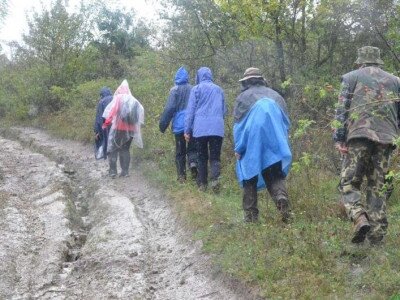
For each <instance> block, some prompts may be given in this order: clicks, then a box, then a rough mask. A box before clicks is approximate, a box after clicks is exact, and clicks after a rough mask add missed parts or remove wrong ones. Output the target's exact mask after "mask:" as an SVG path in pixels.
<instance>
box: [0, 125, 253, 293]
mask: <svg viewBox="0 0 400 300" xmlns="http://www.w3.org/2000/svg"><path fill="white" fill-rule="evenodd" d="M0 149H1V150H2V151H0V234H1V239H0V299H253V298H254V297H253V296H251V295H252V294H250V293H248V291H247V290H246V289H243V287H239V286H238V285H237V284H235V283H234V282H233V281H232V280H231V279H229V278H226V277H225V276H224V275H223V274H221V273H220V272H217V271H216V270H215V269H214V268H213V267H212V265H211V264H210V261H209V258H208V257H207V256H206V255H205V254H204V253H202V251H201V248H202V245H201V241H193V240H191V238H190V233H188V232H187V230H185V229H184V228H182V226H180V222H179V221H177V220H176V216H175V214H174V211H173V209H172V208H171V207H172V206H171V202H170V200H169V199H168V198H167V197H165V196H164V194H163V192H162V191H161V190H159V189H157V188H155V187H153V186H151V185H150V184H149V183H148V182H147V181H146V179H145V178H144V177H143V176H142V175H141V174H140V173H139V172H138V171H135V170H133V171H132V172H131V175H130V177H123V178H116V179H111V178H109V177H108V176H107V169H108V166H107V163H106V162H105V161H95V160H94V158H93V153H92V146H91V145H83V144H81V143H77V142H72V141H67V140H60V139H55V138H53V137H51V136H49V135H48V134H46V133H45V132H44V131H41V130H38V129H33V128H18V129H17V128H14V129H11V130H7V131H3V132H2V133H1V135H0Z"/></svg>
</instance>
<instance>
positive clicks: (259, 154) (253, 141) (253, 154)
mask: <svg viewBox="0 0 400 300" xmlns="http://www.w3.org/2000/svg"><path fill="white" fill-rule="evenodd" d="M289 128H290V121H289V118H288V117H287V116H286V114H285V113H284V112H283V110H282V109H281V108H280V106H279V105H278V104H277V103H276V102H275V101H274V100H272V99H269V98H262V99H260V100H258V101H257V102H256V103H255V104H254V105H253V106H252V108H251V109H250V110H249V112H248V113H247V114H246V115H245V116H244V117H243V119H241V121H240V122H238V123H235V125H234V127H233V136H234V142H235V152H237V153H239V154H240V155H241V159H240V160H238V161H237V162H236V175H237V178H238V181H239V182H240V184H241V185H242V186H243V180H248V179H251V178H253V177H255V176H258V182H257V189H262V188H265V187H266V183H265V182H264V179H263V177H262V175H261V173H262V171H263V170H264V169H266V168H268V167H269V166H271V165H273V164H275V163H277V162H279V161H281V162H282V171H283V173H284V174H285V175H287V174H288V173H289V170H290V167H291V163H292V153H291V151H290V146H289V140H288V139H289V137H288V132H289Z"/></svg>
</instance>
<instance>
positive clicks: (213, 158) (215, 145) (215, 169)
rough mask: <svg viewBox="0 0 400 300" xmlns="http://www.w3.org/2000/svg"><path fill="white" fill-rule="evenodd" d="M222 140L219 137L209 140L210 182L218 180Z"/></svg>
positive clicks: (212, 137)
mask: <svg viewBox="0 0 400 300" xmlns="http://www.w3.org/2000/svg"><path fill="white" fill-rule="evenodd" d="M222 140H223V139H222V137H220V136H211V137H210V139H209V144H210V171H211V172H210V173H211V174H210V175H211V176H210V177H211V180H218V178H219V176H220V175H221V148H222Z"/></svg>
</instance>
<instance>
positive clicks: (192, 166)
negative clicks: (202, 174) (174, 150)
mask: <svg viewBox="0 0 400 300" xmlns="http://www.w3.org/2000/svg"><path fill="white" fill-rule="evenodd" d="M197 174H198V171H197V165H196V164H195V163H191V164H190V175H191V178H192V180H196V179H197Z"/></svg>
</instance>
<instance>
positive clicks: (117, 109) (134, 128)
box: [103, 80, 144, 153]
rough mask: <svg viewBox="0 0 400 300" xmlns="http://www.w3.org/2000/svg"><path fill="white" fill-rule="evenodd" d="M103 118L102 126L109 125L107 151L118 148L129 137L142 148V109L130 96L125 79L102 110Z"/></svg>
mask: <svg viewBox="0 0 400 300" xmlns="http://www.w3.org/2000/svg"><path fill="white" fill-rule="evenodd" d="M103 118H104V119H105V122H104V124H103V127H105V128H107V127H109V134H108V145H107V152H108V153H110V152H113V151H115V150H118V149H120V148H121V147H122V145H124V144H125V143H126V142H128V141H129V140H130V139H131V138H133V143H134V144H135V145H136V146H138V147H139V148H143V141H142V134H141V131H140V126H141V125H142V124H143V123H144V109H143V106H142V105H141V104H140V102H139V101H138V100H137V99H136V98H135V97H133V96H132V94H131V91H130V90H129V85H128V82H127V81H126V80H124V81H122V83H121V85H120V86H119V87H118V88H117V90H116V91H115V93H114V97H113V100H112V101H111V102H110V103H109V104H108V105H107V107H106V108H105V110H104V113H103ZM110 126H111V127H110Z"/></svg>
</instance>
